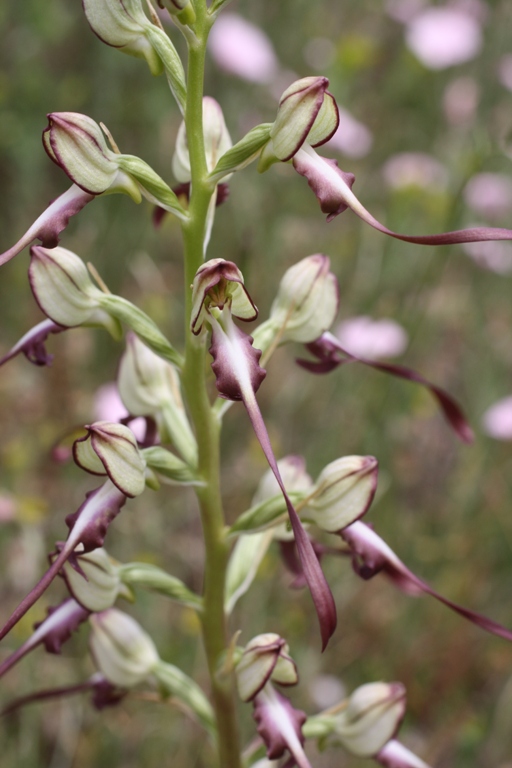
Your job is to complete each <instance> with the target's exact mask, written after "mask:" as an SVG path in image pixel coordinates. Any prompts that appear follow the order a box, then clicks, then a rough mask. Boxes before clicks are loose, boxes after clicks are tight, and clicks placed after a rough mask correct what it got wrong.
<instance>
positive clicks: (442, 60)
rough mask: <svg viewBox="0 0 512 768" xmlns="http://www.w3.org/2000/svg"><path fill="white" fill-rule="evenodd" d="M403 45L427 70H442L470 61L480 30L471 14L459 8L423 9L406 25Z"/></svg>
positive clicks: (477, 49) (476, 50) (479, 40)
mask: <svg viewBox="0 0 512 768" xmlns="http://www.w3.org/2000/svg"><path fill="white" fill-rule="evenodd" d="M406 42H407V45H408V47H409V49H410V50H411V51H412V53H414V55H415V56H416V57H417V58H418V59H419V60H420V61H421V63H422V64H424V65H425V66H426V67H428V68H429V69H445V68H446V67H453V66H455V65H456V64H462V63H464V62H465V61H470V60H471V59H474V58H475V56H477V55H478V54H479V52H480V49H481V47H482V30H481V26H480V24H479V22H478V21H477V19H476V18H475V14H474V13H469V12H468V10H465V9H464V8H463V7H460V8H457V7H444V8H441V7H439V8H427V9H426V10H425V11H423V12H420V13H419V14H417V15H416V16H414V17H413V18H412V20H411V21H410V22H409V24H408V25H407V32H406Z"/></svg>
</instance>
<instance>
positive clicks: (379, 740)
mask: <svg viewBox="0 0 512 768" xmlns="http://www.w3.org/2000/svg"><path fill="white" fill-rule="evenodd" d="M404 714H405V689H404V687H403V685H402V684H401V683H368V684H367V685H362V686H360V687H359V688H357V689H356V690H355V691H354V693H353V694H352V695H351V696H350V698H349V700H348V706H347V708H346V709H345V710H344V711H343V712H342V713H341V714H340V715H339V716H338V717H337V722H336V728H335V733H336V735H337V736H338V737H339V738H340V739H341V741H342V743H343V746H344V747H345V748H346V749H347V750H348V751H349V752H351V753H352V754H353V755H357V756H360V757H371V756H373V755H375V754H376V753H377V752H379V750H381V749H382V747H383V746H384V745H385V744H386V743H387V742H388V741H389V740H390V739H391V738H393V736H394V735H395V733H396V732H397V730H398V727H399V725H400V723H401V722H402V719H403V716H404Z"/></svg>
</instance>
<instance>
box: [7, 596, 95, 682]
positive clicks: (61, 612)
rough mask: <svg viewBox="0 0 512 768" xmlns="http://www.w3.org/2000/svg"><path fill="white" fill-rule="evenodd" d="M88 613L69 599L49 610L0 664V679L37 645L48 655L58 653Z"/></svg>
mask: <svg viewBox="0 0 512 768" xmlns="http://www.w3.org/2000/svg"><path fill="white" fill-rule="evenodd" d="M89 613H90V612H89V611H88V610H87V609H86V608H84V607H83V606H82V605H80V603H77V601H76V600H73V599H70V598H69V599H67V600H65V601H64V602H63V603H61V604H60V605H59V606H57V608H49V609H48V616H47V618H46V619H44V620H43V621H42V622H40V623H39V624H35V626H34V630H35V631H34V633H33V634H32V635H31V637H29V639H28V640H26V641H25V642H24V643H23V645H22V646H21V647H20V648H18V650H17V651H15V652H14V653H13V654H11V656H8V658H7V659H5V661H3V662H2V664H0V677H1V676H2V675H3V674H4V673H5V672H7V671H8V670H9V669H11V667H13V666H14V665H15V664H16V663H17V662H18V661H19V660H20V659H22V658H23V657H24V656H25V655H26V654H27V653H29V651H32V650H33V649H34V648H36V647H37V646H38V645H41V644H43V645H44V646H45V648H46V650H47V651H48V652H49V653H60V649H61V647H62V644H63V643H65V642H66V640H68V639H69V638H70V637H71V635H72V633H73V632H74V631H75V630H76V629H77V628H78V626H79V625H80V624H81V623H82V622H83V621H85V620H86V619H87V617H88V616H89Z"/></svg>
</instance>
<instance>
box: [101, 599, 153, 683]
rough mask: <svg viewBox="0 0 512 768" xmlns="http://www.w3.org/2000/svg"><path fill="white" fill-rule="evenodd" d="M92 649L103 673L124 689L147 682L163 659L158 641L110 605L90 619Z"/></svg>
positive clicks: (130, 618)
mask: <svg viewBox="0 0 512 768" xmlns="http://www.w3.org/2000/svg"><path fill="white" fill-rule="evenodd" d="M90 621H91V627H92V632H91V636H90V649H91V653H92V655H93V657H94V660H95V662H96V664H97V665H98V668H99V670H100V672H102V674H103V675H104V676H105V677H106V678H107V680H108V681H109V682H111V683H113V684H114V685H118V686H120V687H121V688H132V687H133V686H135V685H137V684H138V683H142V682H144V680H146V679H147V678H148V677H149V676H150V675H151V674H152V672H153V670H154V669H155V667H156V666H157V664H158V662H159V661H160V659H159V656H158V653H157V650H156V647H155V644H154V643H153V640H152V639H151V637H150V636H149V635H148V634H147V632H145V631H144V630H143V629H142V627H141V626H140V624H138V623H137V622H136V621H135V619H132V617H131V616H128V615H127V614H126V613H122V612H121V611H118V610H117V609H116V608H110V609H109V610H108V611H103V612H102V613H96V614H93V615H92V616H91V618H90Z"/></svg>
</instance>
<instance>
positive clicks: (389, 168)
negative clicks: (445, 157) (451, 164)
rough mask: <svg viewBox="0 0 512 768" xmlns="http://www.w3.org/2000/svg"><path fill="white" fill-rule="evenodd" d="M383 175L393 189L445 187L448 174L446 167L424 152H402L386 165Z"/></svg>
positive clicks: (390, 159)
mask: <svg viewBox="0 0 512 768" xmlns="http://www.w3.org/2000/svg"><path fill="white" fill-rule="evenodd" d="M382 175H383V176H384V179H385V181H386V183H387V184H388V186H389V187H391V189H401V188H403V187H411V186H415V187H422V188H429V187H430V188H432V187H433V188H436V187H437V188H439V187H445V186H446V184H447V181H448V173H447V171H446V168H445V167H444V165H442V164H441V163H440V162H439V160H436V159H435V157H432V155H427V154H426V153H424V152H400V153H399V154H396V155H393V156H392V157H390V158H389V160H387V162H386V163H384V165H383V167H382Z"/></svg>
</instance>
